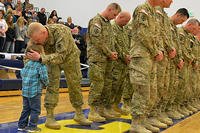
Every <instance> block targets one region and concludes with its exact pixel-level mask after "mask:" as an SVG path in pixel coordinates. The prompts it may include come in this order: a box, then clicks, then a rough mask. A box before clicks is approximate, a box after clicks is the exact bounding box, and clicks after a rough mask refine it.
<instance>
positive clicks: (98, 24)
mask: <svg viewBox="0 0 200 133" xmlns="http://www.w3.org/2000/svg"><path fill="white" fill-rule="evenodd" d="M87 51H88V61H89V65H90V69H89V77H90V81H91V85H90V91H89V97H88V103H89V106H90V113H89V119H90V120H92V121H96V122H98V121H105V118H104V117H108V118H109V117H112V115H111V114H109V113H106V114H101V116H103V117H101V116H99V111H97V110H100V112H104V111H102V108H109V107H108V106H110V105H109V103H110V101H109V100H110V99H109V97H110V95H111V89H112V68H113V61H111V60H110V59H109V57H110V55H111V52H114V45H113V32H112V27H111V23H110V21H109V20H107V19H106V18H104V17H102V16H101V15H100V14H97V15H96V16H95V17H94V18H92V19H91V20H90V22H89V25H88V47H87Z"/></svg>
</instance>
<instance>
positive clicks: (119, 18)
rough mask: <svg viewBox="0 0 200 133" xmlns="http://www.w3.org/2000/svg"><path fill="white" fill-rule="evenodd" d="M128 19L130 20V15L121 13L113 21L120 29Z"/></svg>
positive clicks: (124, 12)
mask: <svg viewBox="0 0 200 133" xmlns="http://www.w3.org/2000/svg"><path fill="white" fill-rule="evenodd" d="M130 19H131V15H130V13H129V12H126V11H123V12H120V13H119V14H118V16H117V17H116V19H115V22H116V23H117V25H119V26H121V27H122V26H124V25H126V24H127V23H128V22H129V21H130Z"/></svg>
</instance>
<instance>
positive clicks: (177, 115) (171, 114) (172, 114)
mask: <svg viewBox="0 0 200 133" xmlns="http://www.w3.org/2000/svg"><path fill="white" fill-rule="evenodd" d="M167 115H168V116H169V117H170V118H172V119H176V120H178V119H181V118H183V117H184V115H182V114H180V113H179V112H178V111H176V110H170V111H168V112H167Z"/></svg>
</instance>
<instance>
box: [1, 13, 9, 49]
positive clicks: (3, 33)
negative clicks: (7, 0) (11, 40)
mask: <svg viewBox="0 0 200 133" xmlns="http://www.w3.org/2000/svg"><path fill="white" fill-rule="evenodd" d="M7 29H8V25H7V23H6V21H5V19H4V11H3V10H0V52H2V51H3V47H4V43H5V40H6V31H7Z"/></svg>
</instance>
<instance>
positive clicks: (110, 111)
mask: <svg viewBox="0 0 200 133" xmlns="http://www.w3.org/2000/svg"><path fill="white" fill-rule="evenodd" d="M108 112H109V114H111V115H113V116H114V117H115V118H119V117H121V113H119V112H117V111H115V110H114V109H113V108H110V109H108Z"/></svg>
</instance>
